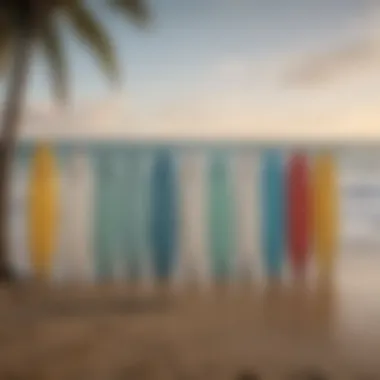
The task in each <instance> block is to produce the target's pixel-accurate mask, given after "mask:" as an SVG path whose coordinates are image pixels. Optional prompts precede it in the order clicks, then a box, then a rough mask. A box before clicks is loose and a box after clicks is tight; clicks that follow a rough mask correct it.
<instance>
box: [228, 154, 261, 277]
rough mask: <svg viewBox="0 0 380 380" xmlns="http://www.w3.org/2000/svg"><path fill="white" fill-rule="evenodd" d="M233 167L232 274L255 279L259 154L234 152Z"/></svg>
mask: <svg viewBox="0 0 380 380" xmlns="http://www.w3.org/2000/svg"><path fill="white" fill-rule="evenodd" d="M234 169H235V170H234V173H235V181H234V183H235V192H234V193H235V201H236V208H237V210H236V211H237V217H236V223H237V228H236V233H237V239H236V240H237V257H236V264H235V266H236V276H237V278H238V279H247V280H249V281H252V280H255V281H257V280H259V279H260V277H261V275H262V259H261V249H262V248H261V236H260V223H261V207H260V201H261V200H260V187H259V184H260V156H259V154H257V153H255V152H243V153H239V154H237V157H236V160H235V166H234Z"/></svg>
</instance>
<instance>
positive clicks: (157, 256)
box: [152, 150, 178, 280]
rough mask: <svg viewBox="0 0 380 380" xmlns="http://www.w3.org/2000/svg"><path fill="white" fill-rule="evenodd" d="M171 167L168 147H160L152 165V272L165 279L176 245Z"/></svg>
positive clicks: (174, 184)
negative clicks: (164, 148) (163, 148)
mask: <svg viewBox="0 0 380 380" xmlns="http://www.w3.org/2000/svg"><path fill="white" fill-rule="evenodd" d="M176 191H177V189H176V178H175V167H174V162H173V160H172V157H171V153H170V152H169V151H168V150H161V151H159V152H158V153H157V155H156V156H155V159H154V163H153V168H152V246H153V252H152V253H153V265H154V272H155V276H156V278H157V279H159V280H163V279H165V280H168V279H169V277H170V275H171V274H172V270H173V267H174V265H173V264H174V258H175V254H176V249H177V222H178V221H177V194H176Z"/></svg>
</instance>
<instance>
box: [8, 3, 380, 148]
mask: <svg viewBox="0 0 380 380" xmlns="http://www.w3.org/2000/svg"><path fill="white" fill-rule="evenodd" d="M100 3H101V1H99V0H92V1H91V2H89V4H91V5H90V7H91V8H92V9H93V11H94V12H95V13H96V14H97V15H98V16H99V18H100V19H101V20H102V21H103V22H104V24H105V25H106V27H107V30H108V31H109V33H110V35H111V36H112V38H113V41H114V43H115V46H116V48H117V51H118V57H119V60H120V64H121V67H122V69H123V77H124V80H123V86H122V88H121V89H114V88H112V87H111V86H110V85H109V83H108V82H107V80H106V79H105V77H104V76H103V75H102V73H101V72H100V71H99V69H98V68H97V66H96V64H95V63H94V60H93V59H92V57H91V56H90V55H89V53H88V51H87V50H86V47H83V45H81V44H80V43H79V42H78V41H76V39H75V36H74V35H73V34H71V33H70V30H69V29H68V28H65V29H64V30H63V33H64V36H65V43H66V45H67V51H68V56H69V62H70V69H71V75H70V88H71V95H72V97H71V103H70V106H69V107H67V108H62V107H60V106H58V105H57V104H56V103H55V102H54V99H53V98H52V97H51V93H50V88H49V76H48V74H49V72H48V70H47V68H46V66H45V65H44V62H43V57H42V56H41V55H40V54H38V53H37V54H36V57H35V60H34V64H33V68H32V70H31V75H30V82H29V92H28V106H27V110H26V112H25V114H24V118H23V123H22V136H24V137H67V136H69V137H77V138H80V137H99V138H114V137H119V136H122V137H125V138H126V139H128V138H129V139H135V138H137V139H140V138H150V139H156V138H162V139H172V138H174V139H186V138H191V139H198V138H200V139H219V138H220V139H238V140H240V139H247V138H249V139H252V140H262V139H276V140H279V139H290V140H294V139H301V140H303V139H308V140H311V141H314V140H316V139H322V140H324V139H331V140H342V139H364V140H370V141H373V139H374V138H376V139H379V140H380V112H379V111H378V110H379V107H378V105H380V1H377V0H371V1H370V0H192V1H186V0H151V1H150V7H151V10H152V22H151V23H150V25H149V26H148V27H147V28H145V29H138V28H137V27H136V26H135V25H134V24H133V23H129V24H126V23H125V20H124V19H123V18H121V17H118V16H119V15H115V14H111V13H110V12H107V11H106V10H105V9H103V8H102V7H101V5H100ZM2 85H3V84H2ZM2 90H3V88H2ZM3 92H4V91H3Z"/></svg>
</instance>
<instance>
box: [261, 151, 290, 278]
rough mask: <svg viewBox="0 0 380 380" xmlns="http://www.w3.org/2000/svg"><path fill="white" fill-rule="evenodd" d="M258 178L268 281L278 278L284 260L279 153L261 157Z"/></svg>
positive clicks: (280, 159)
mask: <svg viewBox="0 0 380 380" xmlns="http://www.w3.org/2000/svg"><path fill="white" fill-rule="evenodd" d="M262 175H263V178H262V185H263V188H262V197H263V202H262V205H263V211H262V212H263V236H262V242H263V253H264V263H265V268H266V272H267V274H268V276H269V277H270V278H280V277H281V275H282V271H283V267H284V256H285V255H284V250H285V246H284V243H285V231H284V216H285V202H284V200H285V198H284V196H285V187H284V173H283V163H282V155H281V153H279V152H277V151H268V152H265V153H264V156H263V171H262Z"/></svg>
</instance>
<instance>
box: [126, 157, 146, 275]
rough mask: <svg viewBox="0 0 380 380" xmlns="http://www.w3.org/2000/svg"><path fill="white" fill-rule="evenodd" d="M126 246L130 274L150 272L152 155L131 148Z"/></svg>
mask: <svg viewBox="0 0 380 380" xmlns="http://www.w3.org/2000/svg"><path fill="white" fill-rule="evenodd" d="M125 173H126V177H125V179H126V184H125V185H126V186H125V200H124V202H125V208H126V213H125V247H126V254H127V276H128V278H129V279H131V280H132V281H137V280H139V279H140V278H141V277H144V275H145V274H146V273H147V269H148V268H147V265H149V258H148V251H149V247H148V244H147V241H148V240H149V233H148V220H149V219H148V218H149V210H150V200H149V187H148V185H149V184H148V181H147V179H148V178H147V176H148V175H149V157H148V155H147V154H145V153H144V152H137V151H133V152H128V153H127V154H126V161H125Z"/></svg>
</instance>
